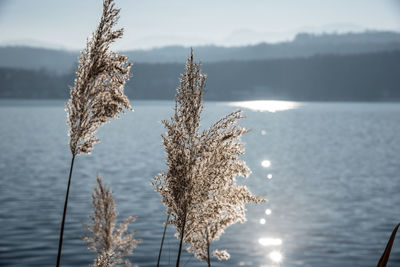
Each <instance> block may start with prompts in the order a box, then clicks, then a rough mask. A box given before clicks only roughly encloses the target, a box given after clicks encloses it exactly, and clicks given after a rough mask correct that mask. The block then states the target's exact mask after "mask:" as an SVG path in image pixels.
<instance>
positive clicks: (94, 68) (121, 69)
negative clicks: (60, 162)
mask: <svg viewBox="0 0 400 267" xmlns="http://www.w3.org/2000/svg"><path fill="white" fill-rule="evenodd" d="M119 12H120V10H119V9H116V8H115V6H114V2H113V0H104V1H103V13H102V16H101V19H100V23H99V25H98V27H97V30H96V31H95V32H94V33H93V34H92V37H91V38H90V40H88V42H87V44H86V48H85V49H84V50H83V51H82V52H81V55H80V57H79V66H78V69H77V71H76V79H75V83H74V86H73V87H71V88H70V90H71V98H70V100H69V101H68V102H67V103H66V111H67V114H68V119H67V123H68V125H69V126H70V130H69V136H70V141H69V146H70V150H71V153H72V160H71V166H70V172H69V178H68V185H67V192H66V196H65V203H64V212H63V218H62V222H61V230H60V239H59V246H58V256H57V267H58V266H59V265H60V259H61V249H62V241H63V233H64V223H65V215H66V210H67V206H68V195H69V188H70V184H71V176H72V170H73V166H74V160H75V157H76V155H78V154H89V153H90V152H91V151H92V149H93V146H94V144H95V143H96V142H97V141H98V138H97V137H95V133H96V131H97V130H98V128H99V127H100V126H101V125H102V124H104V123H106V122H108V120H109V119H110V118H117V117H119V114H120V113H121V112H123V111H124V109H131V106H130V104H129V100H128V98H127V97H126V96H125V95H124V91H123V89H124V85H125V83H126V81H127V80H128V79H129V77H130V68H131V64H130V63H128V61H127V60H128V58H127V57H126V56H122V55H118V54H117V53H114V52H111V51H110V50H109V46H110V44H111V43H112V42H114V41H115V40H117V39H119V38H121V37H122V35H123V29H118V30H114V29H113V27H114V26H115V24H116V23H117V21H118V18H119V16H118V14H119Z"/></svg>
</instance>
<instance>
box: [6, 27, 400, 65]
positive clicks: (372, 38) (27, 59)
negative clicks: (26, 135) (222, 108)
mask: <svg viewBox="0 0 400 267" xmlns="http://www.w3.org/2000/svg"><path fill="white" fill-rule="evenodd" d="M394 50H400V33H397V32H375V31H368V32H364V33H347V34H322V35H315V34H307V33H303V34H298V35H297V36H296V38H295V39H294V40H293V41H291V42H283V43H276V44H268V43H260V44H257V45H250V46H239V47H218V46H200V47H195V54H196V57H197V58H199V59H201V61H202V62H205V63H212V62H220V61H252V60H265V59H279V58H298V57H310V56H313V55H318V54H320V55H325V54H342V55H346V54H360V53H370V52H380V51H394ZM124 53H125V54H127V55H128V56H129V58H130V59H131V60H132V61H133V62H134V63H183V62H184V61H185V59H186V57H187V55H188V53H189V49H188V48H186V47H182V46H168V47H163V48H156V49H151V50H132V51H125V52H124ZM78 55H79V53H78V52H77V51H75V52H74V51H65V50H51V49H45V48H32V47H0V67H6V68H20V69H28V70H40V69H45V70H50V71H52V72H55V73H67V72H71V70H72V69H74V66H75V64H76V62H77V57H78Z"/></svg>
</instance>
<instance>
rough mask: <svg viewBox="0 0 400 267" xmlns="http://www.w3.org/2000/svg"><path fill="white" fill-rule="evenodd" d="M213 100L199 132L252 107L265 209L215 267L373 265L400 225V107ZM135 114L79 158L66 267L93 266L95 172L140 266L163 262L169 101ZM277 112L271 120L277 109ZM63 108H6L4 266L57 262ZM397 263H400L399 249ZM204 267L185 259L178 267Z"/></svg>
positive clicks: (256, 188) (249, 123)
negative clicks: (88, 237)
mask: <svg viewBox="0 0 400 267" xmlns="http://www.w3.org/2000/svg"><path fill="white" fill-rule="evenodd" d="M265 104H268V103H264V104H263V103H260V102H257V103H256V105H255V106H254V107H255V108H252V104H251V103H250V104H249V103H248V102H245V103H236V104H232V103H231V104H229V103H206V105H205V111H204V116H203V124H202V126H203V127H206V126H208V125H210V124H211V123H212V122H214V121H216V120H217V119H218V118H219V117H221V116H223V115H224V114H226V113H228V112H230V111H233V110H235V109H236V108H237V107H235V105H236V106H242V107H244V112H245V115H246V116H247V118H246V119H245V120H243V121H242V125H244V126H245V127H246V128H251V129H252V131H251V132H250V133H248V134H247V135H246V136H245V137H244V141H245V142H246V155H245V156H244V159H245V160H246V161H247V163H248V165H249V167H250V168H251V169H252V174H251V175H250V178H249V179H248V180H245V181H243V179H239V180H242V181H241V182H243V183H244V184H246V185H247V186H248V187H249V188H250V189H251V191H252V192H253V193H256V194H259V195H263V196H265V197H266V198H268V200H269V202H268V203H264V204H259V205H249V206H248V212H247V218H248V221H247V222H246V223H244V224H236V225H234V226H232V227H230V228H228V230H227V231H226V233H225V234H224V235H223V236H222V238H221V240H220V241H218V242H216V243H215V244H213V247H214V248H222V249H227V250H228V251H229V252H230V254H231V259H230V260H229V261H223V262H218V261H217V260H215V259H214V260H213V262H212V265H213V266H376V263H377V261H378V259H379V257H380V254H381V253H382V251H383V249H384V247H385V245H386V242H387V239H388V238H389V236H390V233H391V231H392V229H393V227H394V226H395V224H396V223H398V222H400V104H389V103H387V104H386V103H385V104H361V103H329V104H328V103H285V104H284V105H281V106H280V107H279V103H270V105H272V104H274V105H272V108H271V109H268V108H263V105H265ZM133 105H134V107H135V112H133V113H128V114H125V115H124V116H123V118H122V119H120V120H114V121H112V122H111V123H109V124H107V125H105V126H104V127H103V128H101V130H100V131H99V134H98V136H99V137H100V139H101V142H100V143H99V144H97V145H96V146H95V149H94V151H93V154H92V155H90V156H79V157H78V158H77V161H76V165H75V169H74V174H73V179H72V186H71V195H70V202H69V209H68V215H67V222H66V230H65V237H64V238H65V239H64V250H63V257H62V266H88V264H90V263H91V262H92V261H93V258H94V255H93V254H92V253H91V252H89V251H88V250H87V248H86V245H85V244H84V243H83V241H81V239H80V238H81V237H82V235H83V234H84V233H85V227H84V226H83V223H87V222H88V215H89V213H90V212H91V200H90V194H91V191H92V187H93V186H94V184H95V177H96V173H99V174H100V175H101V176H102V177H103V179H104V180H105V181H106V182H107V183H108V184H109V185H111V186H112V189H113V191H114V196H115V198H116V201H117V207H118V210H119V213H120V215H121V217H122V218H126V217H127V216H129V215H136V216H137V221H136V222H135V223H133V225H132V229H134V230H136V236H137V237H138V238H141V239H142V240H143V242H142V243H141V244H140V245H139V246H138V248H137V249H136V250H135V252H134V256H133V258H132V262H133V263H134V264H136V265H137V266H155V262H156V260H157V255H158V249H159V244H160V239H161V235H162V230H163V226H162V222H163V221H164V220H165V217H166V216H165V215H164V214H163V211H164V207H163V206H162V204H161V203H160V199H159V196H158V195H157V194H156V193H155V192H154V191H153V189H152V187H151V186H150V181H151V179H152V177H153V176H155V175H157V174H158V173H159V172H161V171H163V170H165V169H166V166H165V154H164V151H163V149H162V146H161V138H160V134H161V133H163V132H164V129H163V127H162V125H161V120H162V119H166V118H168V116H169V115H170V114H171V111H172V106H173V103H172V102H145V101H143V102H141V101H136V102H135V101H134V102H133ZM270 111H274V112H270ZM65 121H66V115H65V112H64V106H63V102H58V101H1V102H0V125H1V127H0V151H1V153H0V230H1V235H0V266H54V265H55V261H56V255H57V242H58V234H59V225H60V221H61V214H62V207H63V201H64V195H65V187H66V183H67V175H68V168H69V163H70V159H71V155H70V152H69V150H68V145H67V142H68V137H67V134H66V133H67V126H66V124H65ZM173 234H174V229H172V228H170V229H169V231H168V234H167V241H166V243H165V250H164V254H163V258H162V262H163V266H174V264H175V263H174V262H175V257H176V251H177V245H178V243H177V240H176V238H175V237H174V236H173ZM398 243H399V242H397V245H395V246H394V247H393V254H392V256H391V258H390V263H391V264H392V265H391V266H397V265H400V246H399V245H398ZM185 264H186V266H206V264H204V263H201V262H198V261H197V260H196V259H194V258H193V257H192V256H191V255H189V254H187V253H184V255H183V260H182V265H181V266H184V265H185Z"/></svg>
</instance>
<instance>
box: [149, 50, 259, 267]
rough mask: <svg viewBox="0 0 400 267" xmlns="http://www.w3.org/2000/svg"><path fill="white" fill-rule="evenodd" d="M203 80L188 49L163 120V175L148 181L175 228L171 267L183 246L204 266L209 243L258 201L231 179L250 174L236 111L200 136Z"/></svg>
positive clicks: (221, 253)
mask: <svg viewBox="0 0 400 267" xmlns="http://www.w3.org/2000/svg"><path fill="white" fill-rule="evenodd" d="M205 79H206V76H205V75H204V74H203V73H202V72H201V70H200V64H199V63H194V61H193V51H192V52H191V55H190V57H189V59H188V60H187V62H186V72H185V73H184V74H183V75H182V77H181V80H180V87H179V88H178V89H177V94H176V100H175V109H174V111H175V113H174V115H173V116H172V118H171V120H170V121H163V123H164V125H165V127H166V128H167V133H166V135H162V138H163V145H164V148H165V150H166V153H167V164H168V172H166V173H162V174H161V175H160V176H157V177H155V178H154V182H153V186H154V188H155V189H156V191H157V192H158V193H159V194H160V195H161V197H162V202H163V203H164V205H165V206H166V208H167V213H168V214H169V216H170V217H169V218H170V219H169V221H168V223H169V224H173V225H175V227H176V229H177V237H178V238H179V239H180V244H179V250H178V258H177V263H176V266H179V262H180V255H181V250H182V244H183V243H186V244H188V245H189V247H188V251H189V252H192V253H194V254H195V256H196V257H197V258H199V259H201V260H205V261H207V262H208V263H209V265H210V245H211V243H212V242H213V241H214V240H217V239H218V238H219V236H220V235H221V233H222V232H223V230H224V229H225V228H226V227H228V226H230V225H232V224H234V223H236V222H238V221H240V222H243V221H245V207H244V204H245V203H249V202H260V201H263V198H261V197H256V196H253V195H252V194H251V193H250V191H248V189H247V188H246V187H245V186H238V185H236V176H243V177H247V176H248V174H249V172H250V171H249V169H248V168H247V166H246V164H245V162H244V161H240V160H239V156H240V155H241V154H243V152H244V147H243V144H242V142H241V141H240V137H241V136H242V135H243V134H244V133H246V132H247V130H245V129H244V128H242V127H240V126H238V125H236V123H237V120H238V119H241V118H242V116H241V112H240V111H236V112H233V113H231V114H229V115H227V116H226V117H224V118H222V119H221V120H220V121H218V122H217V123H215V124H214V125H213V126H212V127H211V128H210V129H208V130H205V131H202V132H201V133H200V130H199V127H200V113H201V111H202V109H203V104H202V92H203V88H204V82H205ZM213 254H214V255H216V256H217V257H218V258H219V259H227V258H229V254H228V253H227V252H226V251H218V250H216V251H214V253H213Z"/></svg>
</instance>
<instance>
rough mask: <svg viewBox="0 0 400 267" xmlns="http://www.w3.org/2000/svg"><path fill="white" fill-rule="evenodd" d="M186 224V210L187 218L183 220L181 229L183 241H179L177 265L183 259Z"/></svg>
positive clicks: (177, 265) (177, 266)
mask: <svg viewBox="0 0 400 267" xmlns="http://www.w3.org/2000/svg"><path fill="white" fill-rule="evenodd" d="M185 225H186V212H185V219H184V220H183V225H182V229H181V241H180V242H179V250H178V258H177V259H176V267H179V262H180V260H181V252H182V243H183V237H184V236H185Z"/></svg>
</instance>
